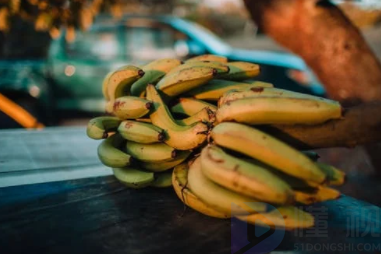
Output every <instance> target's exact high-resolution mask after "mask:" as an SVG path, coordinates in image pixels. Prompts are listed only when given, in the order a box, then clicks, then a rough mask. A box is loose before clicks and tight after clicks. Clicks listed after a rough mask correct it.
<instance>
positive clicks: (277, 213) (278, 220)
mask: <svg viewBox="0 0 381 254" xmlns="http://www.w3.org/2000/svg"><path fill="white" fill-rule="evenodd" d="M237 218H238V219H240V220H243V221H246V222H248V223H252V224H255V225H267V226H269V227H271V228H274V227H282V228H284V229H287V230H292V229H296V228H309V227H312V226H313V225H314V224H315V219H314V217H313V216H312V215H311V214H309V213H307V212H304V211H302V210H300V209H298V208H296V207H294V206H282V207H278V208H277V209H276V210H275V209H274V210H273V211H270V212H268V213H256V214H250V215H246V216H237Z"/></svg>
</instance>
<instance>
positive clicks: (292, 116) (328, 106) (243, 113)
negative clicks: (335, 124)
mask: <svg viewBox="0 0 381 254" xmlns="http://www.w3.org/2000/svg"><path fill="white" fill-rule="evenodd" d="M341 117H342V108H341V106H340V104H339V103H338V102H334V101H332V102H327V101H317V100H311V99H301V98H282V97H269V98H261V97H258V98H244V99H239V100H236V101H232V102H228V103H226V104H223V105H222V106H221V107H220V108H219V109H218V110H217V113H216V120H217V123H221V122H233V121H234V122H239V123H244V124H249V125H255V124H305V125H313V124H320V123H323V122H326V121H327V120H330V119H338V118H341Z"/></svg>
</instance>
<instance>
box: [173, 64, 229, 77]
mask: <svg viewBox="0 0 381 254" xmlns="http://www.w3.org/2000/svg"><path fill="white" fill-rule="evenodd" d="M191 67H210V68H213V69H216V70H217V73H218V75H220V74H225V73H228V72H229V70H230V69H229V66H227V65H226V64H224V63H220V62H214V61H191V62H187V63H184V64H182V65H179V66H177V67H176V68H174V69H172V70H171V71H170V72H169V73H168V75H170V74H172V73H175V72H178V71H181V70H183V69H187V68H191Z"/></svg>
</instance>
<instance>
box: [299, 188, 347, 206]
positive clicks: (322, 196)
mask: <svg viewBox="0 0 381 254" xmlns="http://www.w3.org/2000/svg"><path fill="white" fill-rule="evenodd" d="M340 195H341V194H340V192H339V191H338V190H335V189H332V188H328V187H323V186H319V187H317V188H316V189H313V190H311V191H306V190H304V191H295V200H296V202H299V203H302V204H304V205H311V204H313V203H318V202H323V201H327V200H334V199H338V198H339V197H340Z"/></svg>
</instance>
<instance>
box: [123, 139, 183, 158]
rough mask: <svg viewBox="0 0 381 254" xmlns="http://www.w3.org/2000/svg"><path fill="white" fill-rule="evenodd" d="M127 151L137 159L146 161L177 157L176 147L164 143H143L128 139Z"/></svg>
mask: <svg viewBox="0 0 381 254" xmlns="http://www.w3.org/2000/svg"><path fill="white" fill-rule="evenodd" d="M126 152H127V153H128V154H129V155H131V156H132V157H134V158H135V159H137V160H140V161H145V162H163V161H171V160H173V158H175V157H176V154H177V151H176V149H174V148H172V147H170V146H169V145H166V144H164V143H153V144H142V143H136V142H133V141H128V142H127V144H126Z"/></svg>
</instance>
